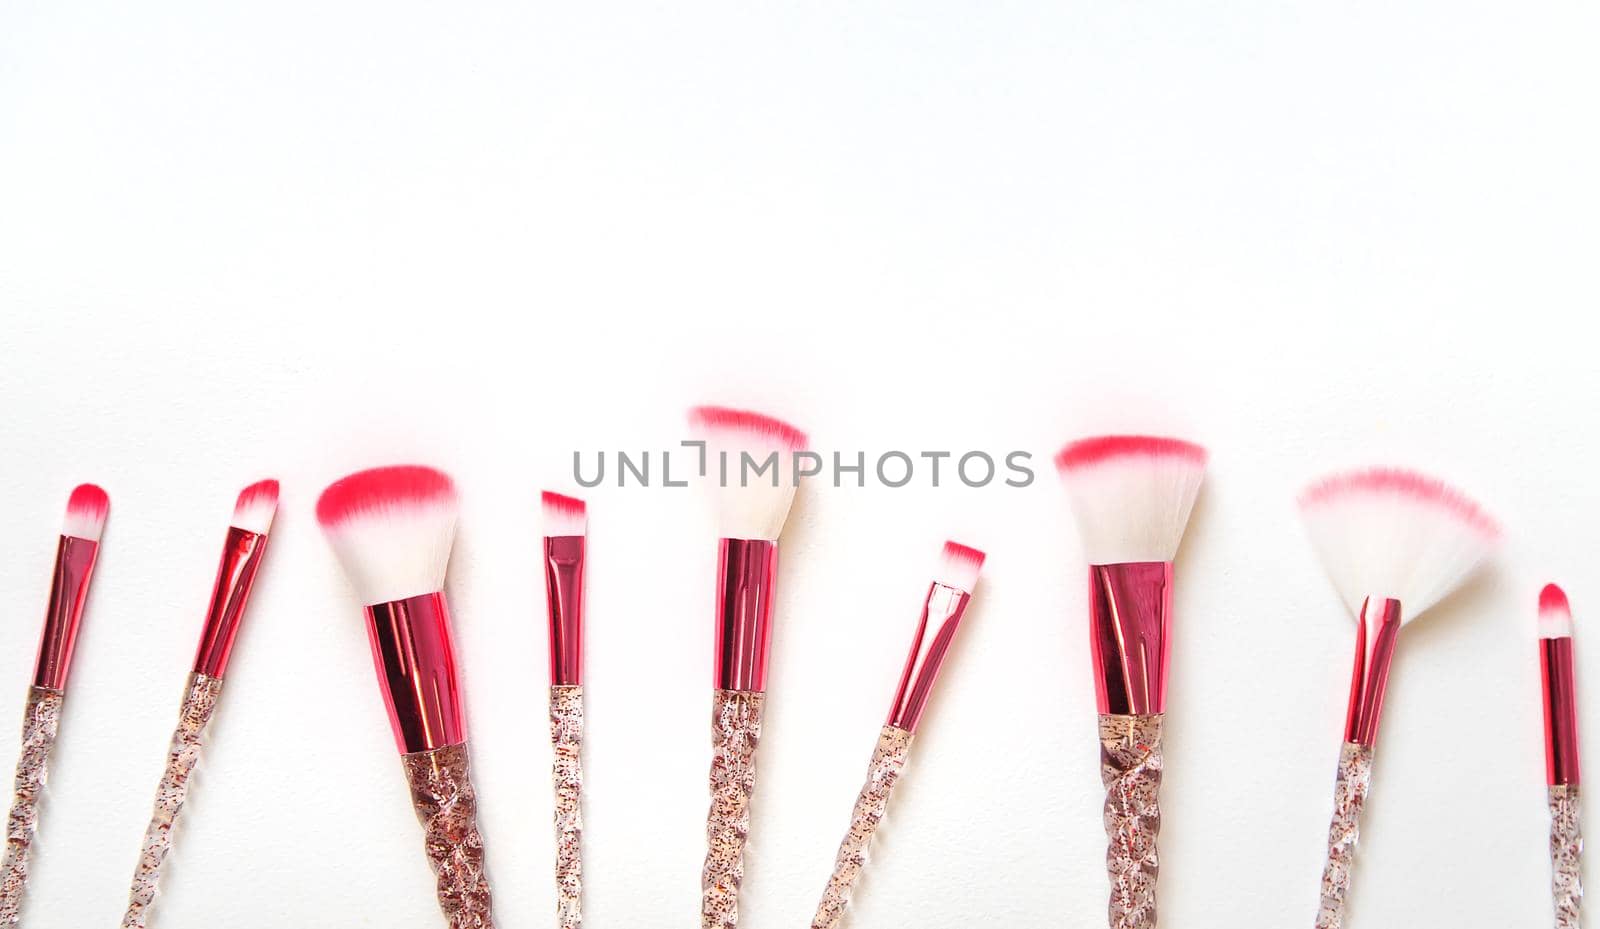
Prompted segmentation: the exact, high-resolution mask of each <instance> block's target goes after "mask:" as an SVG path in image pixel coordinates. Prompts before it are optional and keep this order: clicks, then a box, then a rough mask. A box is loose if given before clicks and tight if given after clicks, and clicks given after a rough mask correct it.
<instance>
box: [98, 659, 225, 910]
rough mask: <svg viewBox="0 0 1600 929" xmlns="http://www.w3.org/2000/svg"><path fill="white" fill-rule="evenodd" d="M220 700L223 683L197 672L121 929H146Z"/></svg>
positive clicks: (175, 734)
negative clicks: (177, 824) (213, 715)
mask: <svg viewBox="0 0 1600 929" xmlns="http://www.w3.org/2000/svg"><path fill="white" fill-rule="evenodd" d="M221 694H222V678H220V677H210V676H209V675H205V674H201V673H200V672H198V671H197V672H195V673H193V674H190V675H189V680H188V683H187V684H186V685H185V686H184V691H183V706H182V707H181V708H180V709H179V710H178V728H177V729H175V730H173V733H172V745H171V746H170V747H169V748H168V749H167V766H166V769H165V770H164V771H163V772H162V774H161V783H160V785H159V786H157V787H156V804H155V810H154V812H152V813H151V814H150V825H149V826H148V827H146V828H145V832H144V845H143V847H142V848H141V849H140V852H139V864H138V867H136V868H134V871H133V884H132V886H131V887H130V888H129V890H128V909H127V910H126V911H125V912H124V913H123V914H122V926H123V929H144V926H145V920H147V919H148V918H149V915H150V906H151V904H152V903H154V902H155V898H156V888H157V887H158V886H159V885H160V883H161V872H162V867H163V866H164V865H165V864H166V860H167V853H168V852H170V851H172V829H173V825H174V824H175V823H176V822H177V819H178V813H179V812H180V811H181V810H182V809H183V803H184V801H185V800H187V799H188V797H189V780H190V777H191V776H192V775H193V774H194V768H195V765H196V764H198V763H199V762H200V743H201V737H202V736H203V735H204V734H205V729H206V725H207V724H208V723H210V722H211V714H212V713H213V712H214V711H215V710H216V708H217V697H218V696H220V695H221Z"/></svg>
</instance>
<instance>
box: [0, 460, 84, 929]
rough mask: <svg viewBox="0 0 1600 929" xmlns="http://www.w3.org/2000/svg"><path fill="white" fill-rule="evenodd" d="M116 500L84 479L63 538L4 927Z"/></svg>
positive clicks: (28, 733) (15, 901)
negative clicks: (91, 580)
mask: <svg viewBox="0 0 1600 929" xmlns="http://www.w3.org/2000/svg"><path fill="white" fill-rule="evenodd" d="M110 509H111V501H110V499H109V498H108V497H107V496H106V492H105V491H103V490H101V489H100V488H98V487H96V486H95V485H93V484H81V485H79V486H78V487H77V488H76V489H75V490H73V491H72V495H71V497H69V498H68V499H67V515H66V519H65V520H64V522H63V523H62V527H61V538H60V540H59V541H58V542H57V544H56V566H55V573H54V574H53V575H52V578H51V582H50V602H49V606H47V607H46V609H45V615H44V632H43V634H41V635H40V637H39V653H38V657H37V659H36V660H35V661H34V666H33V683H32V685H30V686H29V687H28V701H27V709H26V710H25V711H24V713H23V717H22V752H21V755H20V757H19V758H18V759H17V776H16V780H15V783H14V792H13V795H12V800H11V815H10V817H9V818H8V819H7V821H6V849H5V856H4V859H3V860H0V926H15V925H17V923H18V921H19V920H20V919H21V918H22V901H23V895H24V893H26V891H27V883H28V858H29V853H30V852H31V851H32V850H33V838H34V833H35V831H36V830H37V828H38V824H39V800H40V795H41V794H43V792H44V784H45V779H46V777H47V775H48V768H49V764H50V752H51V749H53V748H54V747H55V744H56V733H57V731H58V729H59V727H60V725H61V704H62V701H63V700H64V699H65V697H66V693H67V676H68V675H67V672H68V671H69V670H71V667H72V653H73V650H74V648H75V646H76V645H77V642H78V627H79V625H80V624H81V623H82V621H83V606H84V601H85V600H86V599H87V598H88V596H89V581H90V579H91V578H92V577H93V576H94V563H95V559H96V558H97V557H98V555H99V553H100V536H101V533H102V532H103V531H104V530H105V525H106V514H107V513H108V512H109V511H110Z"/></svg>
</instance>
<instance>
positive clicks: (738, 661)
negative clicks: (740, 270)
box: [689, 406, 806, 929]
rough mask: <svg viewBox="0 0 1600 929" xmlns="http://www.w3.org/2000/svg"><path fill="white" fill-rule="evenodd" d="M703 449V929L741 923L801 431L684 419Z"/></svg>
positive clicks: (753, 419)
mask: <svg viewBox="0 0 1600 929" xmlns="http://www.w3.org/2000/svg"><path fill="white" fill-rule="evenodd" d="M689 425H690V428H691V430H692V432H693V434H694V436H695V438H696V439H698V440H700V441H703V442H704V443H705V448H704V455H705V457H704V458H703V463H704V465H705V467H704V468H703V469H702V470H703V473H704V474H705V476H706V477H707V481H706V483H708V484H709V485H710V487H711V494H712V503H713V508H714V510H715V512H716V517H717V534H718V535H719V536H720V537H721V538H720V540H719V541H718V543H717V545H718V554H717V602H716V680H715V685H714V686H715V692H714V694H713V698H712V730H711V732H712V757H711V810H710V812H709V813H707V816H706V859H705V867H704V869H703V870H702V871H701V877H700V925H701V929H733V927H735V926H737V925H738V924H739V885H740V883H741V882H742V881H743V880H744V845H745V839H746V838H747V837H748V835H749V832H750V797H751V793H752V791H753V790H754V788H755V776H756V766H755V762H756V758H755V756H756V743H757V742H758V741H759V740H760V738H761V714H762V708H763V706H764V705H765V703H766V695H767V664H768V658H769V654H770V651H771V645H772V606H773V601H774V597H775V592H776V586H777V579H778V534H779V533H780V532H782V531H783V524H784V521H785V520H786V519H788V517H789V507H790V505H791V504H792V503H793V502H794V493H795V484H796V478H797V475H796V473H795V471H796V470H798V469H796V468H795V467H794V462H793V457H794V453H795V452H797V451H800V450H803V449H804V448H805V447H806V437H805V434H804V433H802V432H801V431H800V430H798V429H796V428H794V427H793V426H790V425H789V424H787V423H784V422H781V421H779V420H776V419H772V418H771V417H768V416H762V415H761V414H759V413H749V412H745V411H742V410H730V409H725V408H723V407H709V406H707V407H698V408H696V409H693V410H691V411H690V413H689Z"/></svg>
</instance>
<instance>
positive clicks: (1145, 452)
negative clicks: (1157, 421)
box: [1056, 435, 1206, 471]
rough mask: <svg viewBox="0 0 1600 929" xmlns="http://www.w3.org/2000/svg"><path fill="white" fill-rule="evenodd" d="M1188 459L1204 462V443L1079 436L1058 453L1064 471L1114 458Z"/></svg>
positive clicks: (1157, 437) (1140, 436)
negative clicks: (1084, 437)
mask: <svg viewBox="0 0 1600 929" xmlns="http://www.w3.org/2000/svg"><path fill="white" fill-rule="evenodd" d="M1135 456H1137V457H1146V458H1163V457H1171V458H1186V459H1189V460H1190V461H1194V462H1196V463H1197V464H1204V463H1205V460H1206V450H1205V448H1204V447H1203V446H1200V445H1196V444H1195V443H1193V442H1185V441H1184V440H1182V439H1172V438H1166V437H1164V436H1153V435H1102V436H1094V437H1092V438H1088V439H1078V440H1077V441H1075V442H1069V443H1067V445H1066V447H1065V448H1063V449H1061V451H1060V452H1057V453H1056V467H1057V468H1058V469H1061V470H1063V471H1064V470H1068V469H1071V468H1081V467H1085V466H1088V465H1094V464H1100V463H1102V462H1105V461H1110V460H1112V459H1114V458H1128V457H1135Z"/></svg>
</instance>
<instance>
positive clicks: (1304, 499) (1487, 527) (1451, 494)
mask: <svg viewBox="0 0 1600 929" xmlns="http://www.w3.org/2000/svg"><path fill="white" fill-rule="evenodd" d="M1352 493H1391V494H1395V495H1396V496H1401V497H1410V498H1412V499H1415V500H1417V501H1418V502H1421V503H1428V504H1433V505H1436V506H1441V507H1443V508H1445V509H1448V510H1450V511H1451V512H1453V513H1455V514H1456V515H1457V516H1458V517H1460V519H1461V520H1462V522H1464V523H1466V524H1467V525H1468V526H1470V527H1472V528H1473V529H1474V530H1475V531H1477V532H1478V533H1480V534H1481V535H1482V536H1483V537H1484V538H1486V539H1490V540H1495V539H1498V538H1499V537H1500V524H1499V523H1497V522H1495V521H1494V519H1493V518H1492V517H1490V516H1489V514H1487V513H1485V512H1484V511H1483V509H1482V508H1481V507H1479V506H1478V504H1477V503H1475V502H1474V501H1473V500H1472V499H1471V498H1470V497H1468V496H1467V495H1466V494H1463V493H1461V492H1460V491H1458V490H1456V489H1455V488H1453V487H1451V486H1450V485H1448V484H1446V483H1444V482H1443V481H1440V480H1437V479H1435V478H1431V477H1428V476H1427V475H1425V474H1419V473H1418V472H1416V471H1410V470H1407V469H1405V468H1391V467H1379V468H1368V469H1366V470H1364V471H1351V472H1347V473H1345V474H1336V475H1334V476H1332V477H1330V478H1327V479H1325V480H1323V481H1319V482H1318V483H1316V484H1313V485H1311V486H1310V487H1309V488H1307V489H1306V491H1305V492H1304V493H1302V494H1301V495H1300V506H1301V508H1303V509H1304V508H1310V507H1314V506H1317V505H1319V504H1323V503H1327V502H1329V501H1331V500H1336V499H1338V498H1340V497H1344V496H1347V495H1349V494H1352Z"/></svg>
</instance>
